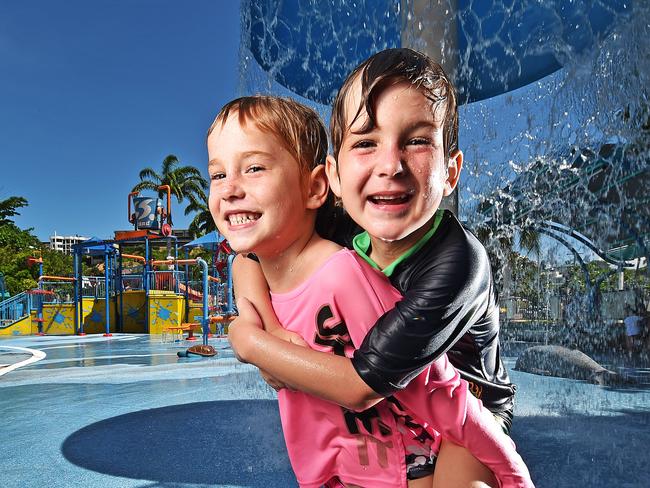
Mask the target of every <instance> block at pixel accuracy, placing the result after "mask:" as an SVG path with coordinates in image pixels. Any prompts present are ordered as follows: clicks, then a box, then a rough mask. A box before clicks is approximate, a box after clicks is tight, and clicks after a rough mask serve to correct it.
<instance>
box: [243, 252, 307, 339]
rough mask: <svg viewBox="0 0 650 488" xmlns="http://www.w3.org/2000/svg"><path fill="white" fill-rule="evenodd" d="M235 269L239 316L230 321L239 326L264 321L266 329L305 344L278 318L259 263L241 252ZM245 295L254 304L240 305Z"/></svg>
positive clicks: (281, 336)
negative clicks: (286, 328)
mask: <svg viewBox="0 0 650 488" xmlns="http://www.w3.org/2000/svg"><path fill="white" fill-rule="evenodd" d="M232 272H233V286H234V291H235V297H236V299H237V308H238V311H239V316H238V318H237V319H235V321H233V324H231V325H233V326H235V327H236V326H237V325H241V323H243V322H249V323H250V325H255V326H257V325H256V324H258V323H259V321H261V324H262V325H263V327H264V330H266V331H267V332H269V333H271V334H273V335H274V336H276V337H279V338H280V339H284V340H285V341H288V342H292V343H294V344H298V345H306V343H305V341H304V340H303V339H302V337H300V336H299V335H298V334H295V333H293V332H289V331H288V330H285V329H284V328H283V327H282V325H281V324H280V322H279V321H278V318H277V317H276V315H275V312H274V311H273V306H272V305H271V299H270V298H269V286H268V284H267V283H266V279H265V278H264V274H263V273H262V269H261V267H260V265H259V263H257V262H256V261H254V260H253V259H249V258H246V257H244V256H242V255H241V254H240V255H238V256H236V257H235V260H234V261H233V265H232ZM243 298H245V299H247V300H248V301H250V302H251V303H253V305H254V308H251V307H246V306H244V307H241V306H240V304H241V301H242V299H243ZM242 308H243V310H242ZM235 352H237V351H235Z"/></svg>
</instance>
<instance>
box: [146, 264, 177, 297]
mask: <svg viewBox="0 0 650 488" xmlns="http://www.w3.org/2000/svg"><path fill="white" fill-rule="evenodd" d="M147 280H148V282H149V290H152V291H169V292H173V293H178V294H180V293H181V291H180V284H181V283H183V284H184V283H185V272H183V271H172V270H170V271H148V272H147Z"/></svg>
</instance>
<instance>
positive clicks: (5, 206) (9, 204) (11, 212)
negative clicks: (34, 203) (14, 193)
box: [0, 197, 28, 225]
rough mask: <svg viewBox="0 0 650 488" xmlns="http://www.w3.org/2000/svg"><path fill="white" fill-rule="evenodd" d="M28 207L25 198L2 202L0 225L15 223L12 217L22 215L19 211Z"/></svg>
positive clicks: (11, 198)
mask: <svg viewBox="0 0 650 488" xmlns="http://www.w3.org/2000/svg"><path fill="white" fill-rule="evenodd" d="M27 205H28V204H27V200H25V199H24V198H23V197H9V198H6V199H4V200H0V225H5V224H10V223H13V220H11V219H10V217H15V216H16V215H20V212H18V211H17V209H19V208H21V207H26V206H27Z"/></svg>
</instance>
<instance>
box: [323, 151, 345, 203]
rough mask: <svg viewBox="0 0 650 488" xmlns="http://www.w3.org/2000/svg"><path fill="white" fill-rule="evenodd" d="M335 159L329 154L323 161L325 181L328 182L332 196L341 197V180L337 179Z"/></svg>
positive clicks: (337, 170) (337, 171)
mask: <svg viewBox="0 0 650 488" xmlns="http://www.w3.org/2000/svg"><path fill="white" fill-rule="evenodd" d="M338 168H339V167H338V164H337V163H336V159H334V156H332V155H331V154H330V155H328V156H327V159H326V160H325V171H326V172H327V179H328V180H329V182H330V188H331V189H332V191H333V192H334V195H336V196H337V197H339V198H340V197H341V180H340V179H339V169H338Z"/></svg>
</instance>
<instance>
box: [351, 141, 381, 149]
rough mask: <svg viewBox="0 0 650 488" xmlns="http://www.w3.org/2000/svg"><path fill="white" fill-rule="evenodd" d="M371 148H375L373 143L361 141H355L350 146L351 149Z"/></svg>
mask: <svg viewBox="0 0 650 488" xmlns="http://www.w3.org/2000/svg"><path fill="white" fill-rule="evenodd" d="M371 147H375V143H374V141H369V140H362V141H357V142H355V143H354V144H352V148H353V149H368V148H371Z"/></svg>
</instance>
